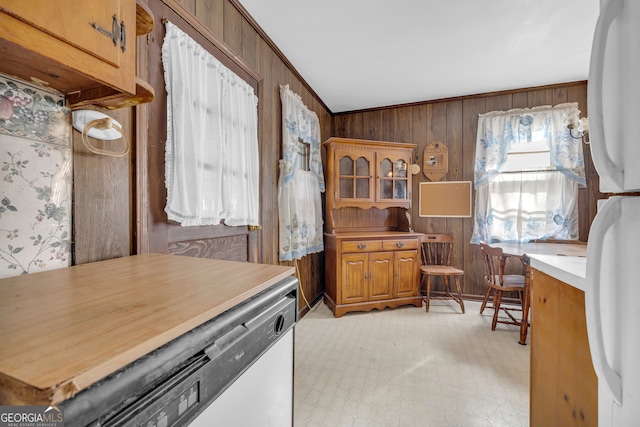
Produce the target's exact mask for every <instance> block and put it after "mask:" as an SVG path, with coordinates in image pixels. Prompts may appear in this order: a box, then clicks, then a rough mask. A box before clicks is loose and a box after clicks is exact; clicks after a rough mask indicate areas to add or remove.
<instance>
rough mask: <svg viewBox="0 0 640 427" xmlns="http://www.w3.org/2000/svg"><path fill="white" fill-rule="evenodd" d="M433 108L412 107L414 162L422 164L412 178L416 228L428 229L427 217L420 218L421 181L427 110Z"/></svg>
mask: <svg viewBox="0 0 640 427" xmlns="http://www.w3.org/2000/svg"><path fill="white" fill-rule="evenodd" d="M430 109H431V106H430V105H427V104H422V105H417V106H415V107H413V108H412V109H411V113H412V115H413V117H412V122H413V126H411V142H412V143H414V144H416V152H415V157H414V162H415V163H416V164H418V165H420V172H418V173H417V174H416V175H414V176H413V179H412V184H411V186H412V187H413V188H412V194H413V195H414V196H413V202H412V204H411V220H412V223H413V229H414V230H426V229H427V220H426V219H425V218H420V216H419V213H420V212H419V206H420V198H419V194H420V192H419V189H420V183H421V182H422V181H423V180H425V179H426V178H425V176H424V174H423V173H422V158H423V153H424V149H425V147H426V146H427V145H428V142H427V112H428V110H430Z"/></svg>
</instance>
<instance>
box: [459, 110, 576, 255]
mask: <svg viewBox="0 0 640 427" xmlns="http://www.w3.org/2000/svg"><path fill="white" fill-rule="evenodd" d="M577 108H578V107H577V103H568V104H560V105H557V106H555V107H550V106H544V107H536V108H532V109H514V110H509V111H498V112H490V113H486V114H481V115H480V116H479V119H478V137H477V142H476V159H475V168H474V176H475V181H474V185H475V188H476V205H475V215H474V230H473V235H472V238H471V243H479V242H494V241H503V242H528V241H530V240H533V239H544V238H557V239H577V238H578V209H577V199H578V186H585V185H586V180H585V175H584V157H583V153H582V141H581V140H579V139H574V138H571V136H570V135H569V130H568V129H567V127H566V125H564V123H563V119H564V117H565V115H567V114H576V113H579V111H578V110H577ZM534 139H535V140H538V141H540V140H542V141H546V143H547V146H548V147H549V156H550V163H551V165H552V167H553V168H554V169H555V171H543V172H521V173H508V174H506V173H505V174H501V171H502V168H503V166H504V164H505V162H506V160H507V153H508V151H509V148H510V147H511V146H512V145H514V144H526V143H529V142H531V141H532V140H534Z"/></svg>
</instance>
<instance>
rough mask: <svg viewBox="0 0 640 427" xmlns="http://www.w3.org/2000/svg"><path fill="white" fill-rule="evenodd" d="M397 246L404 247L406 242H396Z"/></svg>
mask: <svg viewBox="0 0 640 427" xmlns="http://www.w3.org/2000/svg"><path fill="white" fill-rule="evenodd" d="M396 246H397V247H399V248H402V247H404V242H398V243H396Z"/></svg>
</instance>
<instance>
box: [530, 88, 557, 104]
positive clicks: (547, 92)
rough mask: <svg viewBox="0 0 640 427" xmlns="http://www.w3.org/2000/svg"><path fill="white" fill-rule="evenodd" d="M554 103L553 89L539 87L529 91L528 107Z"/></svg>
mask: <svg viewBox="0 0 640 427" xmlns="http://www.w3.org/2000/svg"><path fill="white" fill-rule="evenodd" d="M551 104H553V94H552V90H551V89H538V90H532V91H530V92H528V96H527V107H528V108H531V107H537V106H538V105H551Z"/></svg>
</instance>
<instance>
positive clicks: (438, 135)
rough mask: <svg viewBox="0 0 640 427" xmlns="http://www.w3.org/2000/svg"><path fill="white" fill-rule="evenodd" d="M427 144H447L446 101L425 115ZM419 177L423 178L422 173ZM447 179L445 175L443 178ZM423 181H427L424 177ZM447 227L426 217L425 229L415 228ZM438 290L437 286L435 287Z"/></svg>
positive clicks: (443, 229)
mask: <svg viewBox="0 0 640 427" xmlns="http://www.w3.org/2000/svg"><path fill="white" fill-rule="evenodd" d="M427 120H428V127H427V145H429V144H431V143H432V142H433V141H440V142H442V143H444V144H445V145H446V146H447V147H448V146H449V144H448V141H447V103H446V102H437V103H434V104H432V105H431V114H430V115H429V116H428V117H427ZM421 178H424V174H423V175H422V177H421ZM443 179H444V180H448V178H447V177H445V178H443ZM424 180H425V181H429V180H428V179H427V178H424ZM446 227H447V220H446V219H445V218H434V217H432V218H428V221H427V229H426V230H416V231H418V232H421V233H445V232H446ZM435 289H436V290H438V288H435Z"/></svg>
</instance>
